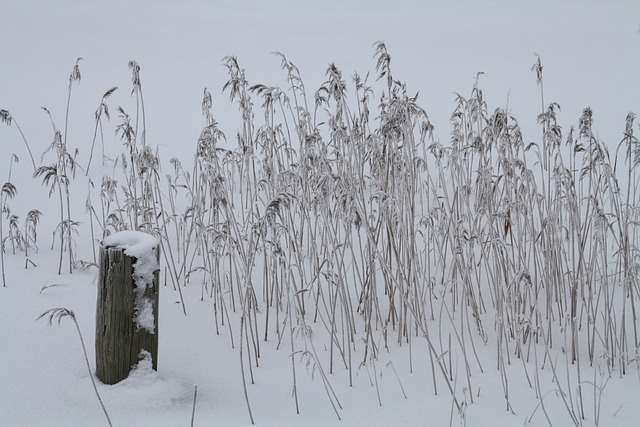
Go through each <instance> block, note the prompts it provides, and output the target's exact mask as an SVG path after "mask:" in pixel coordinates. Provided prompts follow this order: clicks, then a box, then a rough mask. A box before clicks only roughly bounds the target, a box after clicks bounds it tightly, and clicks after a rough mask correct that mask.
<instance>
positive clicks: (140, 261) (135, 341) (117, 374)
mask: <svg viewBox="0 0 640 427" xmlns="http://www.w3.org/2000/svg"><path fill="white" fill-rule="evenodd" d="M159 260H160V249H159V242H158V239H156V238H155V237H153V236H151V235H149V234H146V233H142V232H139V231H122V232H119V233H115V234H113V235H111V236H109V237H107V238H105V239H104V240H103V241H102V245H101V248H100V271H99V278H98V303H97V308H96V376H97V377H98V379H100V381H102V382H103V383H105V384H115V383H117V382H119V381H122V380H123V379H125V378H127V376H128V375H129V372H130V371H131V369H132V368H133V367H134V366H135V365H136V364H137V363H138V361H139V360H140V359H141V358H143V357H145V355H146V353H144V352H148V353H149V354H150V355H151V360H152V365H153V369H154V370H157V369H158V290H159V288H158V283H159V270H160V269H159Z"/></svg>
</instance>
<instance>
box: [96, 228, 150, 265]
mask: <svg viewBox="0 0 640 427" xmlns="http://www.w3.org/2000/svg"><path fill="white" fill-rule="evenodd" d="M159 244H160V241H159V240H158V239H157V238H156V237H154V236H152V235H151V234H147V233H143V232H142V231H132V230H124V231H119V232H117V233H114V234H112V235H110V236H107V237H105V238H104V240H102V246H104V247H105V248H122V249H124V253H125V254H127V255H128V256H130V257H133V258H141V257H144V256H145V255H146V254H148V253H150V252H153V250H154V249H156V248H157V247H158V245H159Z"/></svg>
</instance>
